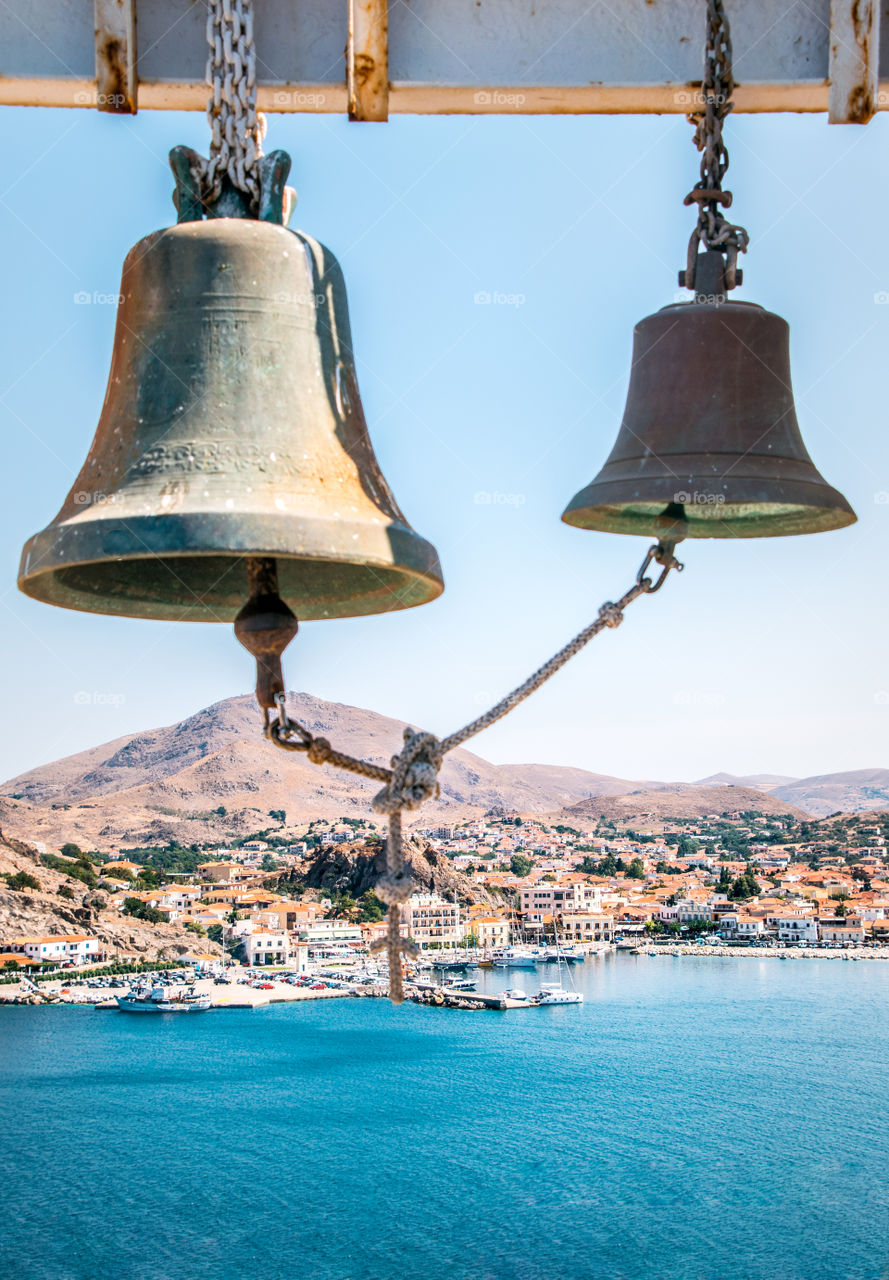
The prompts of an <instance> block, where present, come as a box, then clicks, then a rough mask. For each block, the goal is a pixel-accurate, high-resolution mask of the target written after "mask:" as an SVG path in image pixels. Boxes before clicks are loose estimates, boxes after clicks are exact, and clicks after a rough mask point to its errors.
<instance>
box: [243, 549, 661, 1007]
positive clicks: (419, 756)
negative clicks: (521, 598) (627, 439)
mask: <svg viewBox="0 0 889 1280" xmlns="http://www.w3.org/2000/svg"><path fill="white" fill-rule="evenodd" d="M652 560H656V561H657V563H658V564H660V565H661V566H662V572H661V575H660V578H659V579H658V581H657V583H656V584H653V583H652V581H651V579H650V578H646V577H645V576H644V575H645V571H646V569H647V568H648V566H649V565H650V563H651V562H652ZM671 569H677V570H681V569H682V565H681V564H680V563H679V561H678V560H676V558H675V556H674V555H673V544H672V543H667V544H659V545H658V546H657V547H652V548H651V549H650V550H649V552H648V555H647V556H646V558H645V561H644V562H643V565H642V568H641V569H640V570H639V573H638V574H637V576H636V581H635V583H634V584H633V586H632V587H630V589H629V591H626V592H624V594H623V595H622V596H621V598H620V599H619V600H618V601H616V602H615V603H612V601H610V600H609V601H608V602H607V603H605V604H603V605H602V606H601V608H600V609H599V611H598V614H597V615H596V617H595V619H594V620H593V621H592V622H591V623H590V624H589V626H587V627H584V629H583V631H581V632H579V634H578V635H576V636H575V637H574V639H573V640H570V641H569V642H568V644H566V645H565V646H564V647H563V648H561V649H560V650H559V651H558V653H556V654H554V655H553V657H551V658H550V659H549V661H548V662H545V663H544V664H543V666H542V667H538V669H537V670H536V671H535V672H534V673H533V675H531V676H529V677H528V679H527V680H525V681H524V683H522V684H520V685H519V686H518V687H517V688H515V689H513V690H512V692H511V693H508V694H507V695H506V697H505V698H501V700H500V701H499V702H498V703H496V705H495V706H493V707H491V709H490V711H486V712H485V714H484V715H482V716H479V717H478V719H476V720H472V721H471V722H470V723H469V724H467V725H465V726H464V727H463V728H462V729H458V730H457V732H456V733H452V734H450V735H449V736H448V737H447V738H443V739H441V740H439V739H438V738H436V737H435V735H434V734H432V733H423V732H419V731H417V730H414V729H405V731H404V746H403V747H402V749H401V751H399V753H398V754H397V755H395V756H393V757H392V760H391V762H390V764H391V767H390V768H389V769H384V768H382V767H381V766H380V765H377V764H373V763H372V762H371V761H370V760H361V759H359V758H358V757H357V756H350V755H346V753H345V752H342V751H337V750H336V749H335V748H334V747H332V746H331V745H330V743H329V742H328V741H327V739H326V738H320V737H317V738H316V737H315V736H314V734H312V733H310V732H309V730H308V729H306V727H305V726H304V725H301V724H299V722H298V721H296V720H291V719H290V718H289V717H288V715H287V708H286V699H285V695H284V694H283V693H279V694H277V695H276V699H275V701H276V703H277V706H278V719H277V720H269V719H268V716H267V715H266V720H265V735H266V737H267V738H269V739H271V741H272V742H274V743H275V745H276V746H279V747H283V748H285V750H288V751H304V752H305V753H306V754H307V756H308V759H309V760H310V761H311V762H312V764H318V765H322V764H332V765H333V766H334V767H335V768H338V769H347V770H348V771H349V772H350V773H357V774H360V775H361V776H362V777H365V778H376V779H379V780H382V781H384V782H385V783H386V785H385V786H384V787H383V789H382V791H379V792H378V793H377V794H376V795H375V796H374V798H373V801H372V804H373V808H374V809H375V810H376V812H377V813H385V814H387V815H388V817H389V839H388V840H387V841H386V874H385V875H384V876H383V877H382V878H381V879H380V881H379V883H378V884H377V886H376V888H375V890H374V892H375V893H376V895H377V897H378V898H379V899H380V901H381V902H385V903H386V904H387V905H388V907H389V910H388V912H387V915H386V936H385V938H380V939H379V940H378V941H377V942H374V943H373V944H372V945H371V951H373V952H376V951H386V952H387V953H388V956H389V999H390V1000H391V1001H392V1003H393V1004H401V1002H402V1000H403V999H404V986H403V975H402V959H403V958H404V957H405V956H416V955H417V954H418V948H417V944H416V943H415V942H414V941H413V940H412V939H410V938H403V937H402V936H401V904H402V903H403V902H406V901H407V899H408V898H409V897H410V895H411V891H412V888H413V886H412V882H411V877H410V874H409V873H408V872H407V871H406V870H405V866H404V836H403V830H402V821H401V815H402V813H403V811H404V810H405V809H418V808H419V807H420V805H421V804H425V802H426V801H427V800H432V799H434V798H435V797H437V796H438V794H439V785H438V771H439V769H440V768H441V765H442V761H443V759H444V757H445V755H446V753H447V752H448V751H453V749H454V748H455V747H458V746H460V745H461V743H463V742H466V740H467V739H468V738H472V737H474V736H475V734H477V733H481V732H482V730H483V729H487V728H489V727H490V726H491V725H492V724H495V723H496V722H497V721H498V720H500V719H502V718H503V716H505V715H508V714H509V712H510V711H512V710H513V708H514V707H517V706H518V705H519V703H520V702H524V701H525V699H526V698H529V697H530V696H531V694H532V693H534V692H535V691H536V690H537V689H539V688H540V687H541V685H543V684H545V683H546V681H547V680H549V679H550V677H551V676H554V675H555V674H556V672H557V671H559V670H561V668H562V667H564V666H565V664H566V663H567V662H570V660H571V659H572V658H573V657H574V655H575V654H577V653H579V652H580V650H581V649H583V648H584V646H585V645H587V644H588V643H589V642H590V640H592V639H593V637H594V636H597V635H598V634H599V633H600V632H601V631H605V630H607V629H608V628H612V627H619V626H620V624H621V623H622V622H623V619H624V609H625V608H626V607H627V605H629V604H632V603H633V601H634V600H637V599H638V598H639V596H642V595H651V594H652V593H653V592H655V591H657V590H658V589H659V588H660V586H661V585H662V583H663V582H664V579H665V578H666V576H667V574H668V573H669V571H670V570H671ZM296 739H298V741H297V740H296Z"/></svg>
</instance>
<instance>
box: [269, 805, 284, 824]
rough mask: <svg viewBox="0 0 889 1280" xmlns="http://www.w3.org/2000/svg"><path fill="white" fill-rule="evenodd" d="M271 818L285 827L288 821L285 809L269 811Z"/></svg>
mask: <svg viewBox="0 0 889 1280" xmlns="http://www.w3.org/2000/svg"><path fill="white" fill-rule="evenodd" d="M269 817H270V818H274V819H275V821H276V822H280V823H281V824H282V825H283V824H284V823H285V822H286V821H287V812H286V810H284V809H269Z"/></svg>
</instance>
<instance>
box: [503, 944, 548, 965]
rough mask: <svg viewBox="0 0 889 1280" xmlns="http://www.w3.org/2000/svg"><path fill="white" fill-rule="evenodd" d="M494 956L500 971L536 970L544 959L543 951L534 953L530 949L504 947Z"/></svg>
mask: <svg viewBox="0 0 889 1280" xmlns="http://www.w3.org/2000/svg"><path fill="white" fill-rule="evenodd" d="M493 954H494V964H495V965H496V967H497V968H498V969H534V968H536V966H537V961H538V960H542V959H543V958H544V957H543V952H542V951H533V950H532V949H531V948H530V947H503V948H502V950H500V951H495V952H494V953H493Z"/></svg>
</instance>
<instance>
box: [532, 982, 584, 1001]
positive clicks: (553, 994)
mask: <svg viewBox="0 0 889 1280" xmlns="http://www.w3.org/2000/svg"><path fill="white" fill-rule="evenodd" d="M537 1003H538V1004H583V995H582V993H581V992H580V991H566V990H565V988H564V987H563V986H562V984H561V982H544V983H542V984H541V987H540V992H539V994H538V996H537Z"/></svg>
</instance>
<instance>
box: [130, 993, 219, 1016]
mask: <svg viewBox="0 0 889 1280" xmlns="http://www.w3.org/2000/svg"><path fill="white" fill-rule="evenodd" d="M117 1007H118V1009H121V1010H123V1012H124V1013H203V1012H204V1011H205V1010H207V1009H209V1008H211V1007H212V1003H211V1000H210V997H209V996H202V995H198V993H197V992H196V991H195V989H194V987H189V988H188V989H187V990H186V991H177V992H175V993H174V994H173V995H170V994H169V992H168V991H167V989H166V987H130V989H129V991H128V992H127V993H126V995H123V996H118V997H117Z"/></svg>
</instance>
